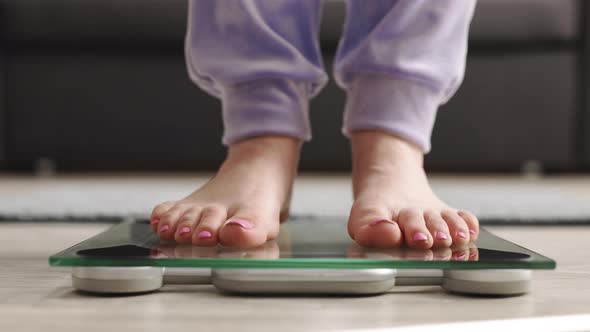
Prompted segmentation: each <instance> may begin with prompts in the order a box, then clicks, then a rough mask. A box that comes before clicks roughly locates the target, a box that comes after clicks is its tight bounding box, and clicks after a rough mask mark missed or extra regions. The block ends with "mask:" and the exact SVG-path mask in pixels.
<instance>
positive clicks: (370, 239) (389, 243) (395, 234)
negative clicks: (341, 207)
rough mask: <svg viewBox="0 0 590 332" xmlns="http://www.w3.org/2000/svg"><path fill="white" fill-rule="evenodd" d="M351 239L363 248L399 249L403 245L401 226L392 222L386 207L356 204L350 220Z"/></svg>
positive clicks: (349, 231)
mask: <svg viewBox="0 0 590 332" xmlns="http://www.w3.org/2000/svg"><path fill="white" fill-rule="evenodd" d="M348 233H349V234H350V237H351V238H353V239H354V240H355V242H356V243H358V244H359V245H361V246H364V247H374V248H397V247H399V246H400V245H401V244H402V233H401V229H400V228H399V225H398V224H397V223H396V222H395V221H393V220H392V218H391V212H389V211H388V210H387V209H386V208H385V207H379V206H371V205H364V204H363V202H355V204H354V205H353V206H352V209H351V211H350V218H349V220H348Z"/></svg>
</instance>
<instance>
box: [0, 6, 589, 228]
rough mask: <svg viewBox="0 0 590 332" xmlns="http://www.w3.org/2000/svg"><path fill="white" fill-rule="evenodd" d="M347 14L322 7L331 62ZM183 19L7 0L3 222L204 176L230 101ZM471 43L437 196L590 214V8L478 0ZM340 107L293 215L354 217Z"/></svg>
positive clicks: (79, 209) (518, 210)
mask: <svg viewBox="0 0 590 332" xmlns="http://www.w3.org/2000/svg"><path fill="white" fill-rule="evenodd" d="M458 1H461V0H458ZM345 15H346V8H345V3H344V1H337V0H326V1H325V2H324V8H323V19H322V25H321V33H320V40H321V47H322V50H323V54H324V62H325V67H326V69H327V70H328V71H331V66H332V62H333V61H332V60H333V58H334V54H335V52H336V48H337V45H338V40H339V38H340V34H341V30H342V25H343V23H344V19H345ZM186 20H187V0H123V1H122V0H51V1H47V0H0V39H1V40H0V220H8V221H10V220H23V219H24V220H28V219H35V220H49V219H53V220H66V219H71V220H81V219H91V220H102V219H101V218H104V217H113V220H119V219H118V218H120V217H122V216H128V215H141V216H146V215H148V214H149V213H150V211H151V209H152V207H153V206H154V205H155V204H157V203H160V202H162V201H166V200H171V199H179V198H181V197H184V196H185V195H187V194H188V193H190V192H191V191H193V190H195V188H197V187H198V186H200V185H202V184H203V183H204V182H205V181H207V179H208V178H209V177H210V175H211V174H212V173H213V172H214V171H215V170H216V168H217V167H218V165H219V164H220V162H221V161H222V160H223V158H224V156H225V148H224V147H223V146H222V145H221V134H222V122H221V112H220V106H221V105H220V103H219V101H217V100H216V99H214V98H212V97H210V96H208V95H206V94H205V93H204V92H202V91H201V90H200V89H199V88H198V87H197V86H196V85H194V84H193V83H192V82H190V80H189V78H188V74H187V72H186V68H185V62H184V52H183V43H184V35H185V30H186ZM469 45H470V47H469V55H468V59H467V71H466V76H465V80H464V83H463V85H462V86H461V88H460V90H459V91H458V93H457V94H456V96H455V97H454V98H453V99H451V101H450V102H449V103H448V104H446V105H444V106H443V107H441V109H440V112H439V115H438V120H437V122H436V126H435V129H434V136H433V138H432V143H433V144H432V145H433V149H432V152H431V153H430V154H428V155H427V158H426V159H427V160H426V169H427V171H428V172H429V176H430V179H431V183H432V185H433V187H434V189H435V191H436V193H437V194H438V195H439V196H440V197H441V198H442V199H443V200H445V201H446V202H447V203H449V204H450V205H452V206H457V207H461V208H465V209H468V210H470V211H472V212H474V213H476V214H477V215H478V216H480V218H481V219H482V222H484V223H485V222H492V221H500V222H506V223H511V222H534V223H536V222H538V221H540V220H542V221H543V222H549V223H554V222H560V223H567V222H571V221H575V222H578V223H579V222H582V223H590V204H588V202H590V173H589V171H590V94H588V93H587V91H590V47H589V46H590V5H589V4H588V2H587V1H582V0H560V1H554V0H479V1H478V5H477V8H476V12H475V16H474V19H473V23H472V25H471V34H470V43H469ZM344 102H345V95H344V93H343V92H342V91H341V90H340V89H338V88H337V87H336V86H335V84H334V83H333V82H332V83H330V84H329V85H328V86H327V87H326V88H325V89H324V90H323V92H322V93H321V94H320V95H319V96H318V97H317V98H315V99H313V100H312V102H311V119H312V127H313V135H314V139H313V141H312V142H310V143H308V144H306V145H305V146H304V149H303V155H302V160H301V170H302V173H303V174H302V176H300V177H299V178H298V179H297V180H296V182H295V187H294V188H295V189H294V195H293V202H292V211H293V213H294V214H298V215H301V214H303V215H308V214H311V215H315V214H327V215H338V216H346V215H348V212H349V209H350V205H351V203H352V194H351V190H350V178H349V170H350V155H349V154H350V152H349V147H348V142H347V140H346V139H345V138H344V137H343V136H342V134H341V133H340V127H341V122H342V110H343V106H344Z"/></svg>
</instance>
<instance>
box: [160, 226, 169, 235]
mask: <svg viewBox="0 0 590 332" xmlns="http://www.w3.org/2000/svg"><path fill="white" fill-rule="evenodd" d="M169 228H170V226H168V225H164V226H162V227H160V233H164V232H165V231H167V230H168V229H169Z"/></svg>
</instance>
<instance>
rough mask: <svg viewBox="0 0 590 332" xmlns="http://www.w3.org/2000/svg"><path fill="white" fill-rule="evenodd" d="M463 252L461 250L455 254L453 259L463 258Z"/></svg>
mask: <svg viewBox="0 0 590 332" xmlns="http://www.w3.org/2000/svg"><path fill="white" fill-rule="evenodd" d="M465 256H466V255H465V252H464V251H461V252H458V253H456V254H455V259H464V258H465Z"/></svg>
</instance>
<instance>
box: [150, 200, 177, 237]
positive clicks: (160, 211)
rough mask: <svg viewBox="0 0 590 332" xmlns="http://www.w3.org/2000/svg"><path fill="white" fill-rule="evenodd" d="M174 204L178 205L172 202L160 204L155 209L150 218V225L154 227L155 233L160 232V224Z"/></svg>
mask: <svg viewBox="0 0 590 332" xmlns="http://www.w3.org/2000/svg"><path fill="white" fill-rule="evenodd" d="M174 204H176V202H172V201H170V202H164V203H161V204H158V205H156V206H155V207H154V209H153V210H152V214H151V216H150V224H151V225H152V229H153V230H154V232H155V231H157V230H158V224H159V223H160V220H161V219H162V215H164V213H166V212H168V210H170V208H172V207H173V206H174Z"/></svg>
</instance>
